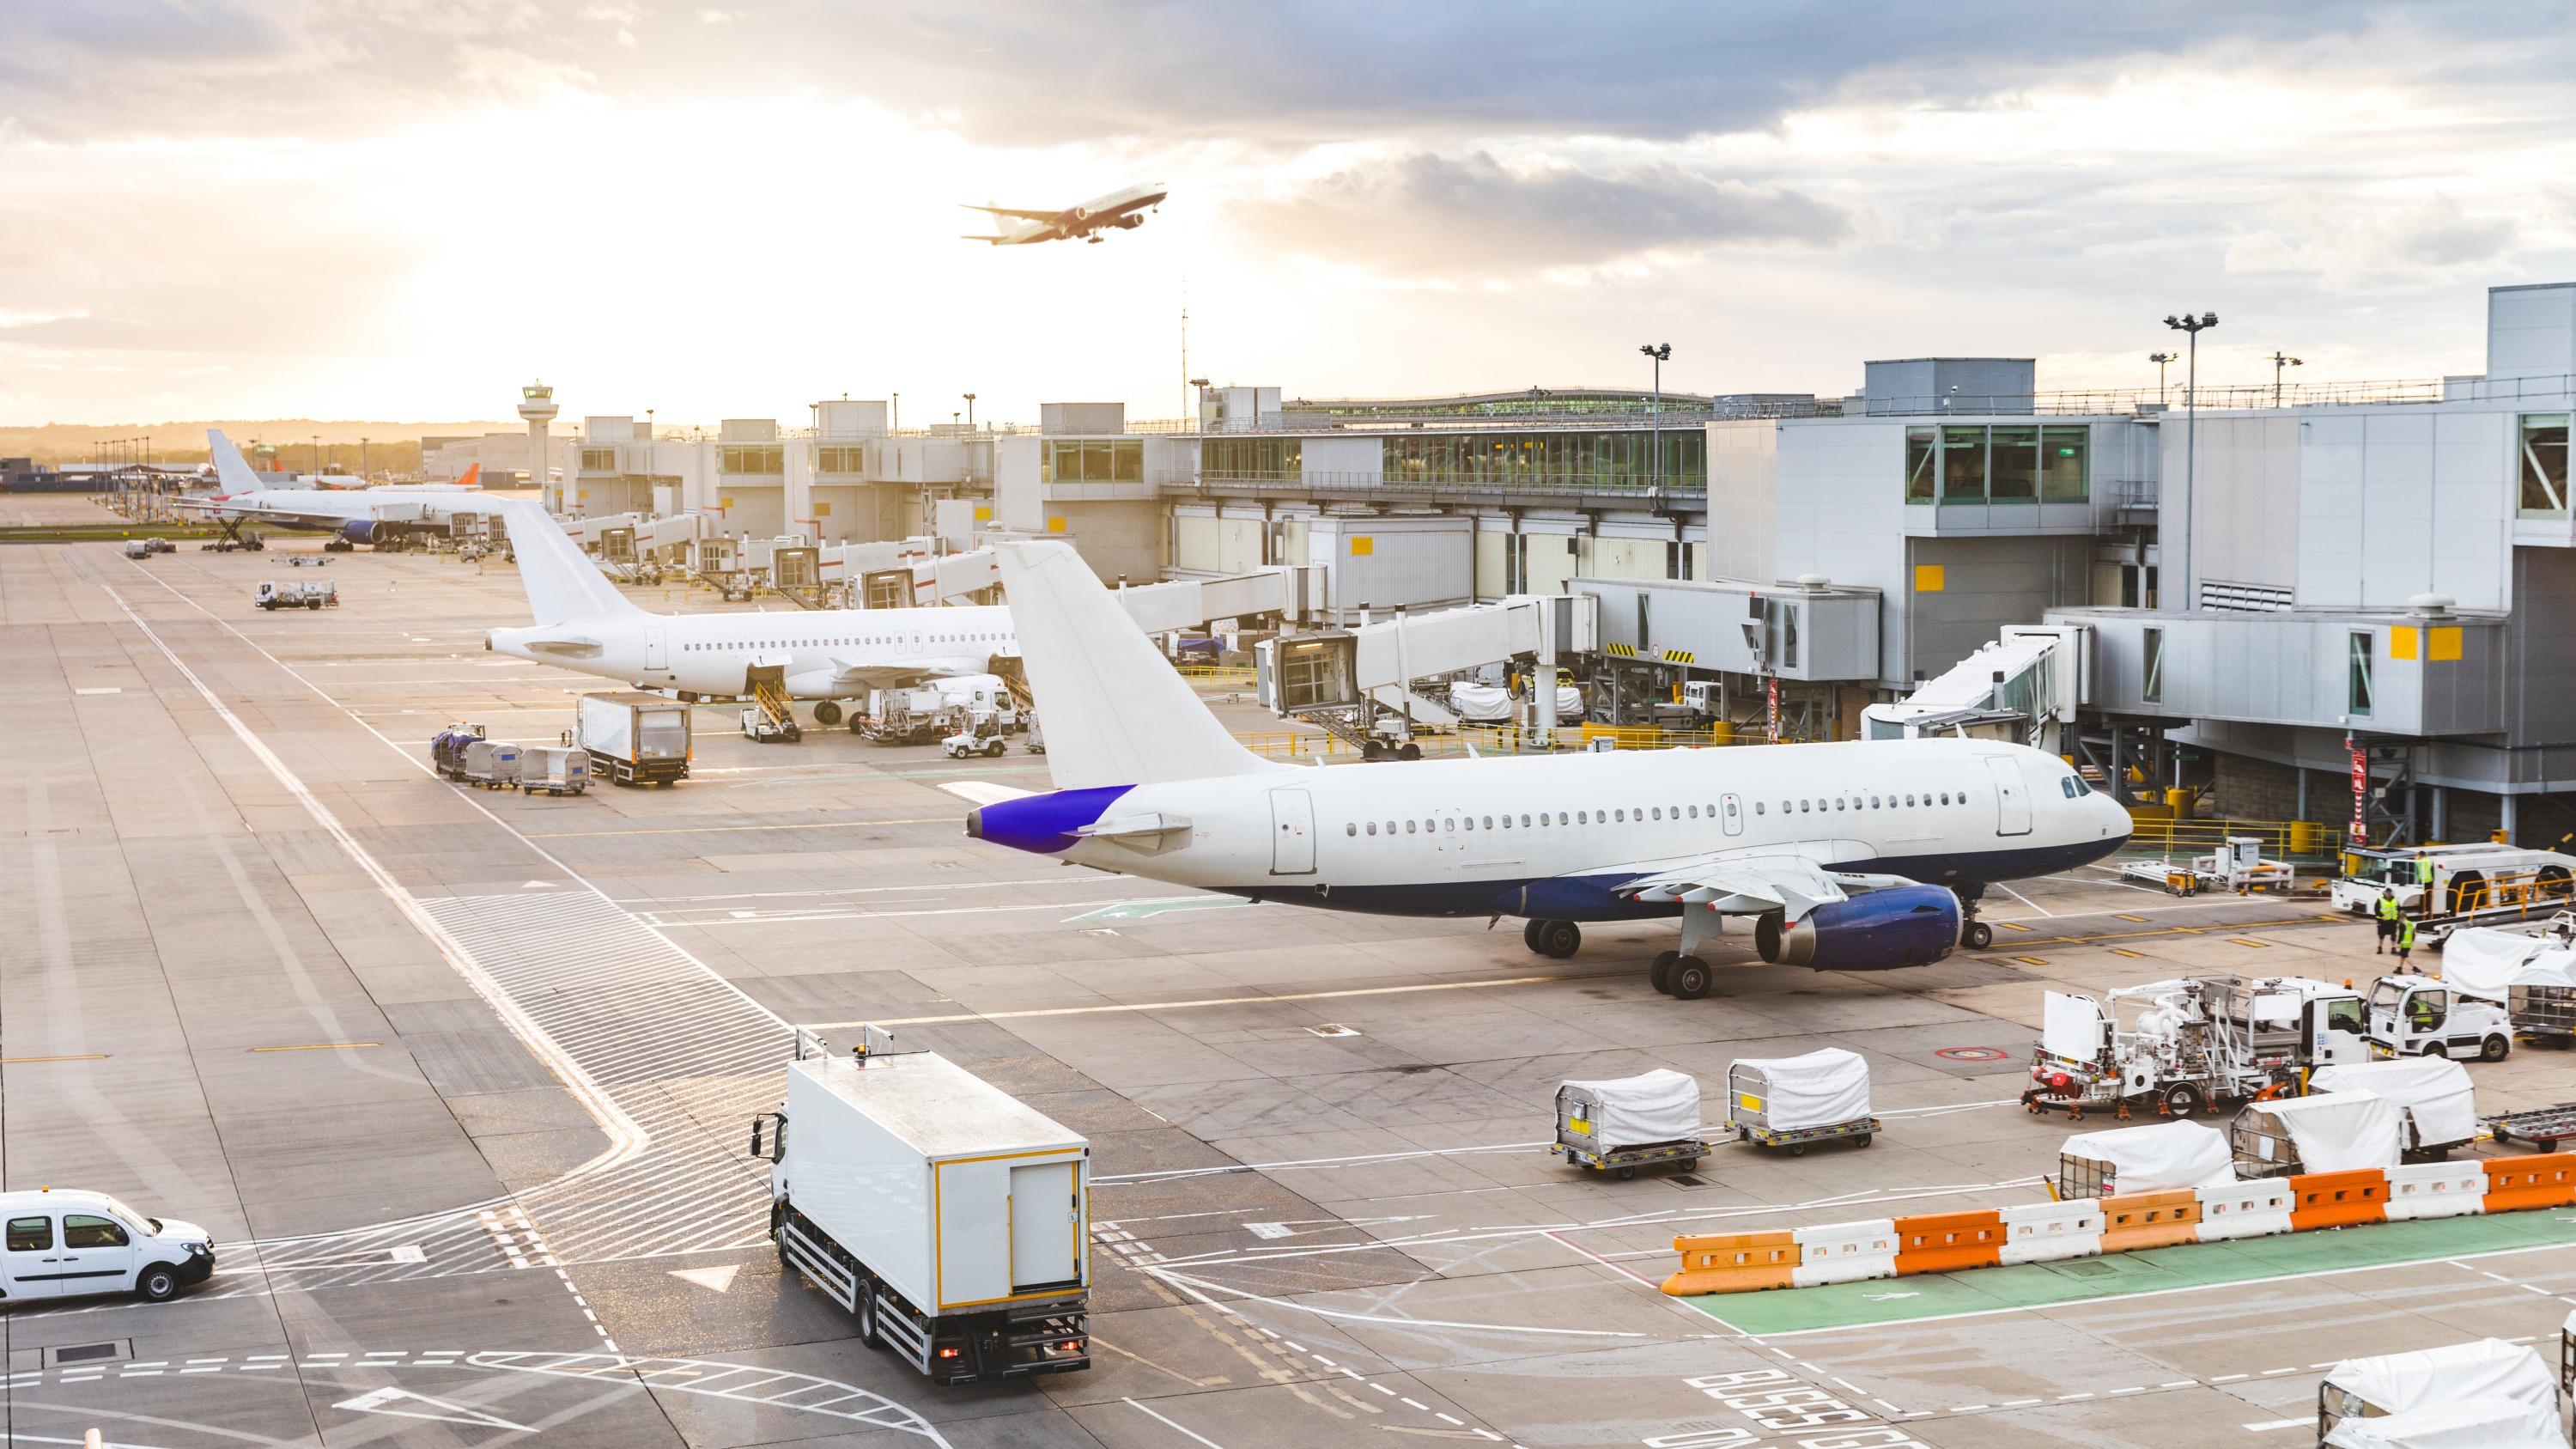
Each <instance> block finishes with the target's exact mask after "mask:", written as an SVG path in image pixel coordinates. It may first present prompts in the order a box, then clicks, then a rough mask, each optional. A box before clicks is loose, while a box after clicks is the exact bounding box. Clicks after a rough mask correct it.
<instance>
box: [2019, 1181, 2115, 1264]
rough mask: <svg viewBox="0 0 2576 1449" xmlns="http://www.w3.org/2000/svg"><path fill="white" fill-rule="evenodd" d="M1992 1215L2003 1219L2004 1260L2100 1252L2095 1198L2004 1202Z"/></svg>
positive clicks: (2054, 1259) (2032, 1260) (2041, 1260)
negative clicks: (2062, 1200)
mask: <svg viewBox="0 0 2576 1449" xmlns="http://www.w3.org/2000/svg"><path fill="white" fill-rule="evenodd" d="M1995 1215H1996V1216H1998V1217H2000V1218H2002V1219H2003V1224H2004V1252H2003V1261H2004V1262H2006V1263H2008V1264H2009V1263H2057V1262H2063V1261H2065V1260H2066V1259H2068V1258H2095V1257H2099V1256H2101V1253H2102V1204H2101V1203H2100V1202H2099V1201H2098V1200H2096V1199H2093V1198H2082V1197H2080V1198H2075V1199H2072V1200H2070V1201H2067V1202H2016V1203H2007V1204H2005V1205H2004V1206H2002V1207H1999V1208H1997V1209H1995Z"/></svg>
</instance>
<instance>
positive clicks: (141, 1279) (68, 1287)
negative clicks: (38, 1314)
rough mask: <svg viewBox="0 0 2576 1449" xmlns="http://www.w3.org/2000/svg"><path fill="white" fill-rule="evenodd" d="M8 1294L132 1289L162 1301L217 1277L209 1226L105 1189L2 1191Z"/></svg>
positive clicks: (0, 1244)
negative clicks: (148, 1210) (152, 1210)
mask: <svg viewBox="0 0 2576 1449" xmlns="http://www.w3.org/2000/svg"><path fill="white" fill-rule="evenodd" d="M0 1226H5V1230H6V1237H5V1238H0V1296H5V1297H7V1298H8V1300H9V1301H11V1302H13V1303H24V1302H27V1301H29V1300H31V1299H33V1300H38V1301H49V1300H52V1299H56V1298H78V1297H85V1296H87V1295H89V1294H93V1293H131V1294H134V1295H135V1296H136V1297H139V1298H143V1299H146V1300H148V1301H150V1302H154V1303H160V1302H164V1301H166V1300H168V1299H170V1298H173V1297H176V1296H177V1295H178V1292H179V1290H180V1289H182V1288H186V1287H189V1286H191V1285H193V1284H197V1283H203V1282H205V1281H206V1280H207V1279H208V1278H210V1277H212V1276H214V1271H215V1243H214V1239H213V1237H212V1236H210V1235H209V1234H208V1233H207V1232H206V1230H205V1229H204V1228H201V1227H198V1226H197V1225H196V1224H195V1223H183V1222H180V1221H178V1220H177V1219H175V1218H156V1217H151V1216H149V1215H147V1214H144V1213H140V1212H137V1211H135V1210H134V1209H133V1208H130V1207H128V1206H126V1205H125V1204H124V1203H121V1202H119V1201H117V1200H116V1199H115V1198H112V1197H110V1196H108V1195H107V1194H106V1193H103V1192H74V1191H56V1190H54V1189H52V1188H39V1189H37V1190H35V1191H33V1192H7V1193H0Z"/></svg>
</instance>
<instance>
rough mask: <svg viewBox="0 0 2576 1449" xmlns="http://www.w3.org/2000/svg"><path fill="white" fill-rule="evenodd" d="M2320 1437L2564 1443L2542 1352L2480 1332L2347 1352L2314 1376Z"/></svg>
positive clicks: (2414, 1448)
mask: <svg viewBox="0 0 2576 1449" xmlns="http://www.w3.org/2000/svg"><path fill="white" fill-rule="evenodd" d="M2317 1443H2319V1444H2320V1445H2333V1446H2335V1449H2433V1446H2453V1445H2465V1444H2475V1445H2478V1446H2480V1449H2539V1446H2542V1445H2550V1446H2557V1449H2564V1446H2565V1445H2566V1443H2567V1435H2566V1432H2565V1431H2564V1430H2563V1429H2561V1428H2560V1427H2559V1420H2558V1385H2557V1384H2555V1383H2554V1382H2552V1381H2551V1379H2550V1376H2549V1366H2548V1364H2546V1363H2545V1362H2543V1361H2542V1359H2541V1357H2540V1355H2539V1354H2537V1353H2535V1352H2533V1351H2532V1350H2531V1349H2529V1348H2526V1347H2524V1346H2522V1345H2520V1344H2512V1343H2506V1342H2504V1341H2503V1340H2501V1339H2494V1338H2482V1339H2479V1340H2477V1341H2475V1342H2473V1343H2455V1344H2450V1345H2447V1346H2445V1347H2442V1348H2429V1349H2425V1350H2422V1351H2421V1352H2417V1353H2392V1354H2384V1355H2381V1356H2379V1357H2376V1358H2352V1359H2345V1360H2344V1361H2343V1362H2341V1363H2338V1364H2336V1365H2335V1366H2334V1367H2333V1368H2332V1369H2329V1370H2328V1371H2327V1372H2326V1376H2325V1380H2324V1381H2323V1382H2322V1383H2320V1384H2318V1385H2317Z"/></svg>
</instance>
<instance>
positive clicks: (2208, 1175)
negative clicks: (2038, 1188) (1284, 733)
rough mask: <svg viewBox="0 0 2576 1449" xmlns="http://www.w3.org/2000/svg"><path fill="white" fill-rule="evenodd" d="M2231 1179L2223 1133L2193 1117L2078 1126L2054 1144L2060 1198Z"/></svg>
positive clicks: (2177, 1187) (2233, 1171) (2176, 1187)
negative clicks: (2103, 1128)
mask: <svg viewBox="0 0 2576 1449" xmlns="http://www.w3.org/2000/svg"><path fill="white" fill-rule="evenodd" d="M2235 1180H2236V1165H2235V1163H2234V1161H2233V1160H2232V1159H2231V1158H2230V1157H2229V1156H2228V1150H2227V1134H2226V1133H2224V1132H2221V1131H2219V1130H2218V1129H2217V1128H2215V1127H2208V1126H2204V1125H2202V1124H2201V1123H2198V1122H2156V1123H2152V1124H2149V1125H2147V1126H2144V1127H2114V1128H2112V1129H2111V1130H2110V1131H2107V1132H2078V1133H2076V1134H2075V1135H2074V1136H2072V1137H2069V1138H2067V1139H2066V1140H2065V1141H2064V1142H2062V1143H2060V1144H2059V1145H2058V1150H2057V1195H2058V1196H2059V1197H2060V1198H2082V1197H2118V1196H2120V1195H2122V1194H2123V1193H2141V1192H2174V1191H2179V1190H2181V1189H2184V1188H2202V1187H2210V1186H2214V1185H2216V1184H2220V1183H2228V1182H2234V1181H2235Z"/></svg>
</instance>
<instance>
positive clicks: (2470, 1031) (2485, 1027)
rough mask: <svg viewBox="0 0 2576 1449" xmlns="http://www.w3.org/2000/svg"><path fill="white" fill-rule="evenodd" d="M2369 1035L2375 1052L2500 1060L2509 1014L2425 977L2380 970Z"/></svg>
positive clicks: (2507, 1041)
mask: <svg viewBox="0 0 2576 1449" xmlns="http://www.w3.org/2000/svg"><path fill="white" fill-rule="evenodd" d="M2369 1036H2370V1048H2371V1053H2372V1055H2374V1056H2383V1057H2449V1058H2451V1059H2453V1060H2455V1061H2466V1060H2468V1059H2469V1058H2472V1057H2474V1058H2476V1059H2477V1060H2479V1061H2482V1062H2500V1061H2503V1060H2504V1059H2505V1057H2506V1056H2507V1055H2509V1054H2510V1053H2511V1052H2512V1051H2513V1018H2512V1017H2511V1016H2510V1015H2508V1014H2507V1013H2506V1011H2505V1009H2504V1007H2503V1006H2501V1005H2499V1004H2498V1003H2496V1002H2493V1001H2487V1000H2484V999H2481V998H2479V997H2475V996H2463V995H2460V994H2459V993H2458V992H2455V991H2453V990H2451V989H2450V988H2449V987H2447V986H2445V985H2443V984H2442V983H2441V982H2439V981H2436V980H2432V979H2430V978H2428V977H2422V976H2382V977H2380V978H2379V980H2378V981H2377V982H2375V983H2373V984H2372V986H2371V988H2370V1024H2369Z"/></svg>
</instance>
